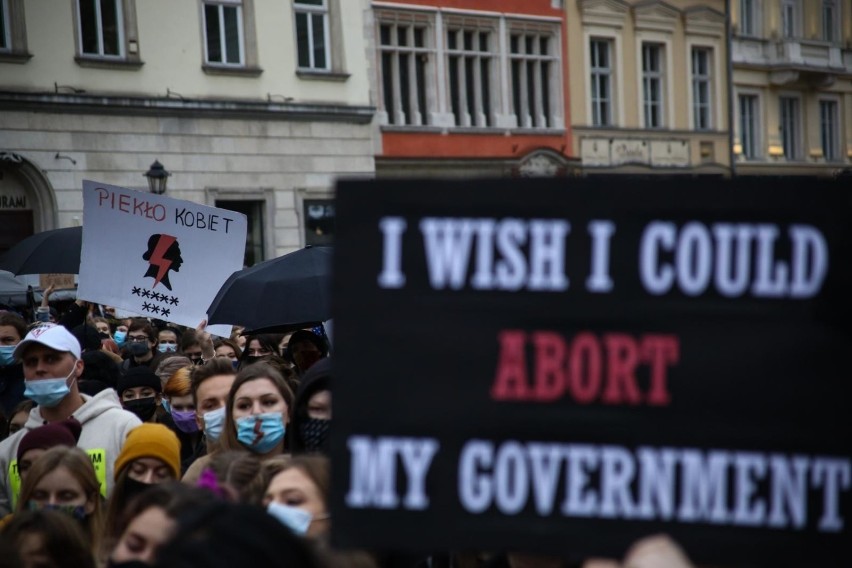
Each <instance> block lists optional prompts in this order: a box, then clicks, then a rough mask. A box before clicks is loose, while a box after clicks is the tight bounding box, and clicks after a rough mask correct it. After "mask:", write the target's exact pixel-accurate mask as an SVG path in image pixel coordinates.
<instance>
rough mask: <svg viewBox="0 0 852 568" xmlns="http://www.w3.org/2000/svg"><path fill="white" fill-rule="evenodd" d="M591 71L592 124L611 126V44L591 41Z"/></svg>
mask: <svg viewBox="0 0 852 568" xmlns="http://www.w3.org/2000/svg"><path fill="white" fill-rule="evenodd" d="M590 51H591V59H592V60H591V69H592V77H591V79H592V95H591V96H592V124H593V125H594V126H609V125H611V124H612V64H611V61H610V60H611V54H612V43H611V42H610V41H609V40H604V39H593V40H592V41H591V44H590Z"/></svg>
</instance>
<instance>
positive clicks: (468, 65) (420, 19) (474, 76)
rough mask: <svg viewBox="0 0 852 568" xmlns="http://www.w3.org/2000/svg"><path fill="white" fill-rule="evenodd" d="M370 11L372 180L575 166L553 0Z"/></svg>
mask: <svg viewBox="0 0 852 568" xmlns="http://www.w3.org/2000/svg"><path fill="white" fill-rule="evenodd" d="M371 6H372V13H371V19H372V21H371V25H370V26H368V30H369V33H370V41H371V42H372V44H373V45H374V46H375V55H374V57H373V58H372V59H371V61H370V65H371V76H372V77H373V79H374V83H373V85H374V89H373V92H374V96H375V101H376V107H377V108H378V113H377V120H378V128H379V148H378V150H377V153H376V175H377V176H405V175H408V176H410V175H417V176H463V177H470V176H512V175H566V174H569V173H571V172H573V171H575V170H576V167H577V161H576V159H574V158H573V155H572V153H571V145H570V142H571V137H570V117H569V115H568V112H569V104H568V89H567V85H566V79H567V73H566V68H565V62H566V61H567V57H566V56H565V42H566V28H565V11H564V9H563V7H562V2H561V0H395V1H393V2H384V1H379V0H375V1H373V2H371Z"/></svg>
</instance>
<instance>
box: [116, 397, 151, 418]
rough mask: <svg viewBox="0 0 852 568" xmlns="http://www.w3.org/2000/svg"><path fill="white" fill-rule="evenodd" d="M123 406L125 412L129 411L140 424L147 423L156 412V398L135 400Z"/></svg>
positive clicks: (126, 402)
mask: <svg viewBox="0 0 852 568" xmlns="http://www.w3.org/2000/svg"><path fill="white" fill-rule="evenodd" d="M123 404H124V409H125V410H129V411H130V412H132V413H133V414H135V415H136V416H138V417H139V420H141V421H142V422H148V421H149V420H150V419H151V417H152V416H154V412H156V410H157V397H155V396H148V397H145V398H137V399H135V400H127V401H125V402H124V403H123Z"/></svg>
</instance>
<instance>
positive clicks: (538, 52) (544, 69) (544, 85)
mask: <svg viewBox="0 0 852 568" xmlns="http://www.w3.org/2000/svg"><path fill="white" fill-rule="evenodd" d="M553 43H554V39H553V37H552V36H551V35H550V34H546V33H537V32H533V31H525V32H523V33H522V32H518V31H512V32H511V34H510V36H509V62H510V74H509V79H510V84H511V94H512V108H513V110H514V113H515V116H516V117H517V120H518V126H519V127H521V128H548V127H552V126H553V111H552V109H551V97H552V94H551V88H552V87H553V82H554V77H553V74H554V73H555V68H556V65H557V57H556V55H554V50H553Z"/></svg>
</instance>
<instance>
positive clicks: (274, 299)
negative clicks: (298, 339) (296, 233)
mask: <svg viewBox="0 0 852 568" xmlns="http://www.w3.org/2000/svg"><path fill="white" fill-rule="evenodd" d="M331 256H332V247H311V246H308V247H305V248H303V249H301V250H297V251H295V252H291V253H290V254H285V255H284V256H280V257H278V258H273V259H272V260H267V261H264V262H261V263H259V264H256V265H254V266H252V267H251V268H246V269H244V270H239V271H237V272H234V273H233V274H232V275H231V277H230V278H228V280H227V281H225V283H224V284H223V285H222V288H221V289H220V290H219V293H218V294H216V297H215V298H214V299H213V303H211V304H210V308H209V309H208V310H207V319H208V323H210V324H217V323H223V324H233V325H242V326H244V327H245V328H246V329H248V330H261V329H263V330H264V331H272V330H277V331H284V330H286V329H296V328H299V327H306V326H308V325H317V324H319V323H321V322H323V321H325V320H328V319H329V318H330V317H331V305H330V300H329V296H330V292H331Z"/></svg>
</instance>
